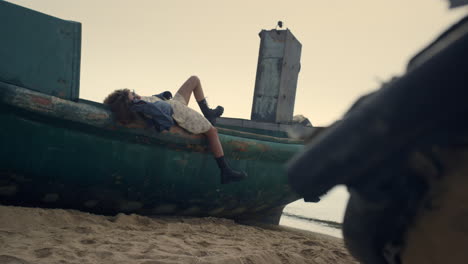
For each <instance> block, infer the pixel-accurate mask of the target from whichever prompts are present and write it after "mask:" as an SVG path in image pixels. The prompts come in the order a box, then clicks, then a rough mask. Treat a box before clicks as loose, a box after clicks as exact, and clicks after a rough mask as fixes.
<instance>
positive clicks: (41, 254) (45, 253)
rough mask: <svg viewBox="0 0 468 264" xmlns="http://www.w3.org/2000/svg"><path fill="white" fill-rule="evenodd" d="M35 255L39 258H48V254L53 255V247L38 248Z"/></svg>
mask: <svg viewBox="0 0 468 264" xmlns="http://www.w3.org/2000/svg"><path fill="white" fill-rule="evenodd" d="M34 255H36V257H37V258H47V257H48V256H50V255H52V249H51V248H41V249H36V250H34Z"/></svg>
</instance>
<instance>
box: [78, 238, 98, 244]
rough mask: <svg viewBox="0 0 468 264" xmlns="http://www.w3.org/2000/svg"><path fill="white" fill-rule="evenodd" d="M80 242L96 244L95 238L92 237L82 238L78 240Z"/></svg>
mask: <svg viewBox="0 0 468 264" xmlns="http://www.w3.org/2000/svg"><path fill="white" fill-rule="evenodd" d="M80 243H81V244H84V245H92V244H96V240H94V239H83V240H81V241H80Z"/></svg>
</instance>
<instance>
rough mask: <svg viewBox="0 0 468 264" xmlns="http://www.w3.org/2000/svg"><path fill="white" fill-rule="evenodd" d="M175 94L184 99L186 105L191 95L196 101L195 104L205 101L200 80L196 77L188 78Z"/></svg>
mask: <svg viewBox="0 0 468 264" xmlns="http://www.w3.org/2000/svg"><path fill="white" fill-rule="evenodd" d="M177 92H178V93H179V94H180V95H182V96H183V97H184V99H185V102H187V104H188V103H189V101H190V97H191V95H192V93H193V95H194V96H195V100H197V102H199V101H201V100H203V99H205V95H204V93H203V88H202V86H201V82H200V79H199V78H198V77H197V76H190V78H188V79H187V80H186V81H185V82H184V84H182V86H181V87H180V88H179V90H177Z"/></svg>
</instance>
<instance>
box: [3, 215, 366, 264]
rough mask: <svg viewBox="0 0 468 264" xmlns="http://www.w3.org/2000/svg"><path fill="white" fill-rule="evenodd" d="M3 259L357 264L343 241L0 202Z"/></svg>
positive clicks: (228, 224)
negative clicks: (0, 203)
mask: <svg viewBox="0 0 468 264" xmlns="http://www.w3.org/2000/svg"><path fill="white" fill-rule="evenodd" d="M0 263H2V264H21V263H28V264H29V263H70V264H71V263H77V264H78V263H83V264H86V263H103V264H104V263H135V264H159V263H265V264H266V263H320V264H324V263H336V264H345V263H346V264H348V263H357V262H356V261H355V260H354V259H353V258H352V257H351V256H350V255H349V253H348V252H347V251H346V249H345V248H344V245H343V241H342V240H341V239H338V238H334V237H331V236H327V235H322V234H317V233H312V232H307V231H301V230H297V229H292V228H286V227H275V226H262V227H258V226H246V225H240V224H237V223H235V222H234V221H231V220H227V219H218V218H187V217H158V218H150V217H145V216H140V215H125V214H119V215H116V216H102V215H93V214H89V213H84V212H79V211H75V210H61V209H41V208H24V207H13V206H0Z"/></svg>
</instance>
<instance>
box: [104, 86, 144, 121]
mask: <svg viewBox="0 0 468 264" xmlns="http://www.w3.org/2000/svg"><path fill="white" fill-rule="evenodd" d="M129 93H130V90H129V89H119V90H115V91H114V92H112V93H111V94H109V95H108V96H107V97H106V99H104V104H106V105H109V107H110V109H111V111H112V112H113V113H114V117H115V119H116V120H117V121H119V122H120V123H122V124H128V123H131V122H133V121H135V120H137V118H138V115H137V113H135V112H133V111H132V110H130V106H131V104H132V102H130V99H128V94H129Z"/></svg>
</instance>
